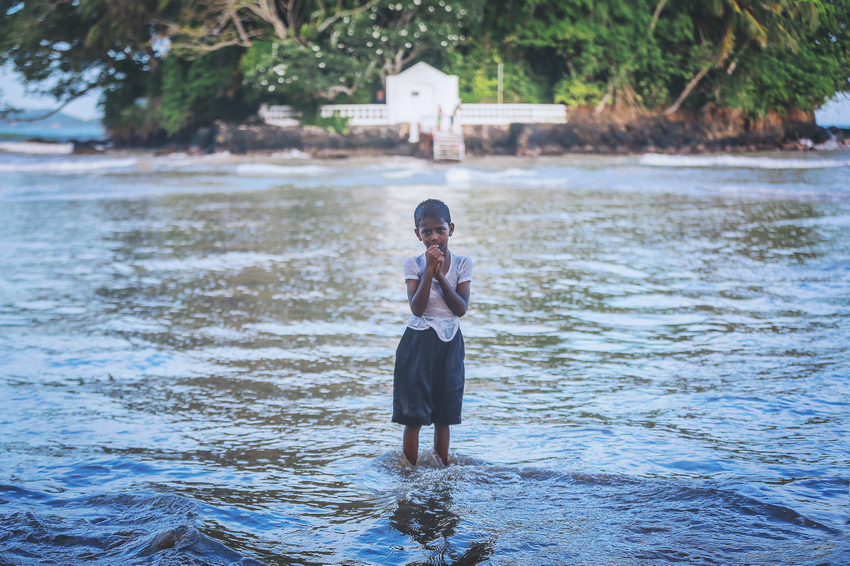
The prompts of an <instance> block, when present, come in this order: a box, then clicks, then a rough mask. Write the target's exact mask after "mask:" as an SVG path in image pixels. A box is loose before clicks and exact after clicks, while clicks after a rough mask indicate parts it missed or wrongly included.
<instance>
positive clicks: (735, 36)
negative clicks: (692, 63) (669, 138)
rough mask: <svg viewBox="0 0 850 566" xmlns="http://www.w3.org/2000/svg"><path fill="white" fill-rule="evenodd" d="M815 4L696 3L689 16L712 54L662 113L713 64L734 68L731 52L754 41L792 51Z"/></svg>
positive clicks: (780, 0)
mask: <svg viewBox="0 0 850 566" xmlns="http://www.w3.org/2000/svg"><path fill="white" fill-rule="evenodd" d="M819 8H821V4H820V2H819V0H774V1H771V2H764V1H762V0H706V1H703V2H699V3H697V6H696V10H695V11H694V12H693V15H692V17H693V20H694V24H695V26H696V27H697V28H698V30H699V31H700V34H701V37H703V38H710V39H709V42H710V43H711V44H712V45H713V49H712V53H711V55H712V56H711V59H710V60H708V61H706V62H704V63H703V65H702V68H701V69H700V70H699V71H698V72H697V73H696V75H694V77H693V78H692V79H691V80H690V81H689V82H688V84H687V85H686V86H685V88H684V90H682V92H681V94H679V97H678V98H677V99H676V100H675V102H673V104H672V105H671V106H670V107H669V108H667V109H666V110H665V111H664V114H665V115H666V114H672V113H673V112H675V111H677V110H678V109H679V107H680V106H681V105H682V102H684V100H685V99H686V98H687V97H688V95H690V93H691V92H692V91H693V89H694V88H695V87H696V86H697V84H699V82H700V81H702V80H703V78H705V76H706V75H707V74H708V72H709V71H710V70H711V69H712V68H713V67H718V68H720V67H723V66H724V65H726V64H727V63H728V67H727V69H728V72H729V73H730V74H731V73H732V72H734V70H735V67H736V66H737V62H736V61H735V57H734V56H735V55H736V54H740V53H741V51H743V50H746V49H748V48H751V47H752V46H753V45H754V44H757V45H759V46H761V47H763V48H765V47H767V46H768V45H771V44H773V45H777V46H780V47H787V48H790V49H791V50H792V51H796V50H797V46H798V40H799V39H800V38H802V37H803V36H804V35H805V33H806V31H808V30H809V29H812V28H814V27H816V25H817V14H818V9H819ZM718 32H719V33H718Z"/></svg>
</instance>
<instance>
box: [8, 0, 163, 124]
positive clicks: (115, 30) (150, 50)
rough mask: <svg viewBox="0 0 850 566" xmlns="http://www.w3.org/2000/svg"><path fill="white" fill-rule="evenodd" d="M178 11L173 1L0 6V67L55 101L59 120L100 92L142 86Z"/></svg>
mask: <svg viewBox="0 0 850 566" xmlns="http://www.w3.org/2000/svg"><path fill="white" fill-rule="evenodd" d="M173 11H174V6H173V2H172V1H171V0H161V1H160V0H78V1H74V2H67V1H61V0H37V1H34V2H22V1H19V0H0V64H11V66H12V68H14V70H15V71H17V72H18V73H20V74H21V76H22V77H23V79H24V81H25V83H26V84H27V86H28V88H29V90H30V91H31V92H33V93H35V94H39V95H48V96H53V97H54V98H56V100H57V101H58V103H59V104H60V106H59V107H58V108H57V109H56V110H54V112H57V111H59V110H60V109H61V108H63V107H64V106H65V105H67V104H68V103H70V102H72V101H73V100H76V99H77V98H79V97H80V96H83V95H84V94H86V93H88V92H90V91H92V90H94V89H97V88H105V89H110V88H114V87H115V86H116V85H120V84H122V83H126V82H132V81H139V82H144V81H145V79H144V75H145V73H147V72H148V71H150V70H151V69H152V68H153V67H155V66H156V65H157V57H156V52H155V49H154V44H155V42H156V39H157V38H158V37H160V32H161V31H162V29H163V26H162V25H161V24H159V22H160V21H161V20H163V19H166V18H168V17H169V14H170V13H171V12H173Z"/></svg>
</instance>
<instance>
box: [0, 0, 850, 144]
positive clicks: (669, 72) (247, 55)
mask: <svg viewBox="0 0 850 566" xmlns="http://www.w3.org/2000/svg"><path fill="white" fill-rule="evenodd" d="M848 25H850V0H775V1H773V2H769V3H766V2H762V1H761V0H677V1H673V0H669V1H665V0H571V1H570V2H564V1H562V0H489V1H487V2H485V1H484V0H463V1H459V0H405V1H404V2H402V3H377V2H370V1H369V0H340V2H337V3H325V2H318V1H317V0H304V1H303V2H299V3H280V2H279V3H270V2H267V1H265V0H79V1H74V2H47V1H36V2H21V1H20V0H0V64H4V65H10V66H11V67H12V68H14V69H15V70H16V71H18V72H20V73H21V74H22V76H23V77H24V79H25V81H27V84H28V86H29V87H30V89H31V90H32V91H33V92H35V93H39V94H50V95H52V96H54V97H56V98H57V100H59V101H67V100H71V99H73V98H74V97H76V96H79V95H80V94H82V93H85V92H86V91H88V90H90V89H92V88H100V89H103V92H104V94H103V99H102V106H103V109H104V124H105V125H106V126H107V128H109V129H110V130H111V131H112V132H114V133H116V132H117V133H118V134H119V135H120V136H124V137H127V138H131V137H134V136H136V137H138V136H145V135H149V134H153V133H156V132H167V133H169V134H175V135H176V134H178V133H180V132H186V131H190V130H191V128H194V127H196V126H198V125H201V124H206V123H209V122H211V121H213V120H215V119H218V118H222V119H239V118H241V117H244V116H246V115H248V114H250V113H252V112H254V111H255V109H256V107H257V105H258V104H259V103H260V102H273V103H288V104H292V105H295V106H297V107H300V108H302V109H304V111H305V112H304V113H305V116H312V115H315V112H316V109H317V106H318V105H319V104H320V103H322V102H323V101H334V102H349V103H367V102H369V101H370V99H371V94H372V91H373V90H374V89H375V88H376V87H377V86H378V85H379V84H380V83H382V82H383V81H384V80H385V78H386V76H387V75H392V74H396V73H398V72H400V71H402V70H403V69H404V68H406V67H407V66H409V65H411V64H412V63H415V62H416V61H420V60H428V61H430V62H432V63H434V64H435V66H437V67H439V68H441V69H442V70H443V71H445V72H448V73H451V74H456V75H458V77H459V85H460V95H461V100H462V101H463V102H467V103H475V102H495V101H496V99H497V68H498V62H499V61H501V62H503V64H504V85H503V94H504V102H552V101H555V102H563V103H566V104H568V105H570V106H582V105H595V104H598V103H599V102H600V101H605V103H606V104H613V105H618V104H626V105H629V106H632V107H643V108H647V109H650V110H656V109H658V110H661V109H664V108H667V107H669V106H670V105H671V104H673V103H674V102H676V101H677V98H682V100H683V102H682V107H684V108H699V107H701V106H702V105H705V104H706V103H711V104H714V105H717V106H721V107H732V108H739V109H742V110H745V111H746V112H747V113H749V114H751V115H759V114H763V113H765V112H766V111H767V110H769V109H778V110H780V111H785V110H789V111H790V110H792V109H802V110H811V109H813V108H816V107H817V106H818V105H820V104H821V103H822V102H823V101H824V100H825V99H827V98H830V97H832V96H833V95H834V94H835V93H836V92H839V91H847V90H848V88H849V87H850V85H849V84H848V77H850V37H848V29H850V28H848ZM166 39H170V40H171V41H172V43H173V45H175V46H178V47H179V49H176V50H175V51H173V52H171V53H166V52H164V51H162V50H159V51H158V50H156V49H154V46H155V45H160V46H164V45H167V42H166V41H165V40H166ZM181 57H183V58H181ZM696 78H698V79H699V80H695V79H696ZM680 94H683V95H686V96H680ZM609 95H610V96H609ZM674 106H675V105H674ZM2 112H3V109H0V115H2ZM317 125H318V122H317ZM321 125H322V127H327V128H329V129H333V130H335V131H344V130H345V128H346V124H345V123H344V122H343V121H340V120H338V119H329V121H327V122H326V123H325V122H323V123H322V124H321Z"/></svg>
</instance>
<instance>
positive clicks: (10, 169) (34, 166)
mask: <svg viewBox="0 0 850 566" xmlns="http://www.w3.org/2000/svg"><path fill="white" fill-rule="evenodd" d="M137 163H138V161H137V160H136V159H135V158H126V159H73V160H72V159H61V160H58V161H33V162H29V163H0V172H4V173H89V172H92V171H100V170H103V169H124V168H127V167H132V166H134V165H136V164H137Z"/></svg>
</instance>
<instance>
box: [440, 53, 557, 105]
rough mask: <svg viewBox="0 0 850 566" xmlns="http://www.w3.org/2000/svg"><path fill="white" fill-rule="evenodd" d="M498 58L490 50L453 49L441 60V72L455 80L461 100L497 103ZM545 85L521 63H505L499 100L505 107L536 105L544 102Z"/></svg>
mask: <svg viewBox="0 0 850 566" xmlns="http://www.w3.org/2000/svg"><path fill="white" fill-rule="evenodd" d="M500 59H501V57H500V56H499V55H498V54H497V53H495V52H494V51H493V50H492V49H490V48H484V47H481V46H477V45H476V46H472V47H471V48H470V49H460V48H456V49H453V50H451V51H447V52H446V53H445V54H444V56H443V61H444V63H443V65H442V70H443V72H445V73H448V74H452V75H457V76H458V87H459V90H460V100H461V102H465V103H486V102H491V103H492V102H497V100H498V82H499V77H498V75H499V66H498V62H499V60H500ZM544 84H545V82H544V81H543V80H541V79H540V78H539V77H536V76H533V75H531V74H530V73H529V71H528V69H527V65H525V64H524V63H523V62H515V61H506V62H504V63H503V69H502V99H503V102H506V103H539V102H544V101H545V99H546V96H545V91H544V87H543V85H544Z"/></svg>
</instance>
